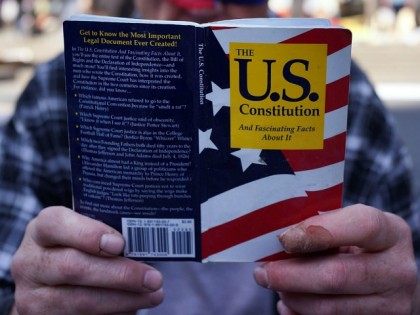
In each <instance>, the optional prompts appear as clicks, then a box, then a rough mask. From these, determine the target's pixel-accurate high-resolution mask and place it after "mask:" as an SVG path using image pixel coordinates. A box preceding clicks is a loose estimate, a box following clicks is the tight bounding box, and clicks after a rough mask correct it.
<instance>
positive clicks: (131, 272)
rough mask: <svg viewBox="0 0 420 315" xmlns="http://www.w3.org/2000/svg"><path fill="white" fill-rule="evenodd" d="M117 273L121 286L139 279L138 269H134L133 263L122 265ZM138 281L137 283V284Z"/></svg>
mask: <svg viewBox="0 0 420 315" xmlns="http://www.w3.org/2000/svg"><path fill="white" fill-rule="evenodd" d="M118 269H119V270H118V272H117V281H118V282H120V284H126V285H128V284H130V283H132V282H133V279H138V278H139V276H138V273H137V272H136V269H135V268H133V265H132V264H131V263H124V264H121V266H120V268H118ZM137 282H138V281H135V283H137Z"/></svg>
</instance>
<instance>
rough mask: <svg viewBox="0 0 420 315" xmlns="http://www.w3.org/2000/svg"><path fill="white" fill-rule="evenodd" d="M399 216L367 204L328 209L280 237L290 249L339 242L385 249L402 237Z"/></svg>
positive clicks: (337, 244)
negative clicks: (333, 209)
mask: <svg viewBox="0 0 420 315" xmlns="http://www.w3.org/2000/svg"><path fill="white" fill-rule="evenodd" d="M396 220H398V219H396V217H394V216H392V215H389V214H386V213H384V212H382V211H380V210H377V209H375V208H372V207H368V206H364V205H355V206H350V207H347V208H344V209H339V210H335V211H330V212H326V213H324V214H322V215H317V216H314V217H311V218H309V219H307V220H305V221H303V222H301V223H299V224H298V225H296V226H294V227H292V228H291V229H289V230H287V231H286V232H285V233H284V234H282V235H281V236H280V241H281V243H282V245H283V247H284V249H285V250H286V251H287V252H291V253H308V252H315V251H322V250H326V249H329V248H333V247H340V246H358V247H361V248H364V249H366V250H368V251H378V250H384V249H387V248H389V247H391V246H393V245H394V244H395V243H396V242H397V241H398V239H399V229H396V227H398V226H400V223H397V222H396Z"/></svg>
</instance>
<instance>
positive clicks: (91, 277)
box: [32, 248, 163, 293]
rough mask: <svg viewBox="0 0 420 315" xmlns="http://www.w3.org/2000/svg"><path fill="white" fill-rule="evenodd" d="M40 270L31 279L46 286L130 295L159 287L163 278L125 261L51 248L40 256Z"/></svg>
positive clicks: (120, 258) (121, 258)
mask: <svg viewBox="0 0 420 315" xmlns="http://www.w3.org/2000/svg"><path fill="white" fill-rule="evenodd" d="M42 255H43V256H42V257H40V258H39V259H38V261H39V263H40V264H41V265H42V266H39V268H37V269H36V270H35V274H33V275H32V277H33V278H35V279H34V280H35V282H37V283H41V284H44V285H48V286H58V285H77V286H89V287H100V288H108V289H115V290H125V291H132V292H137V293H141V292H151V291H156V290H158V289H160V288H161V287H162V283H163V279H162V274H161V273H160V272H159V271H157V270H155V269H154V268H152V267H151V266H148V265H146V264H143V263H140V262H137V261H134V260H131V259H128V258H124V257H113V258H103V257H97V256H93V255H89V254H86V253H83V252H80V251H78V250H76V249H68V248H54V249H48V250H46V251H44V252H43V253H42Z"/></svg>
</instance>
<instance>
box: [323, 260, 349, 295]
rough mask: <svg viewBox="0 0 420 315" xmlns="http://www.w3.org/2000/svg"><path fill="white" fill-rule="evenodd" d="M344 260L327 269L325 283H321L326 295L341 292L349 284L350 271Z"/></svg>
mask: <svg viewBox="0 0 420 315" xmlns="http://www.w3.org/2000/svg"><path fill="white" fill-rule="evenodd" d="M347 269H348V268H347V266H346V264H345V263H344V261H343V260H341V259H337V260H334V261H333V262H331V263H330V266H329V267H327V268H326V271H325V275H324V277H323V279H324V281H323V282H321V290H322V291H323V292H326V293H334V292H336V291H339V290H340V289H342V288H343V287H345V285H346V284H347V282H348V270H347Z"/></svg>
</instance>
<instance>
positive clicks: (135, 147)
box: [64, 16, 351, 262]
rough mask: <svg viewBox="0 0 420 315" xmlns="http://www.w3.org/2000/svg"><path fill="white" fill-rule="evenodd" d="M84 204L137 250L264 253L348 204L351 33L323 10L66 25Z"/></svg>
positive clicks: (194, 254) (227, 255)
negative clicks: (303, 224)
mask: <svg viewBox="0 0 420 315" xmlns="http://www.w3.org/2000/svg"><path fill="white" fill-rule="evenodd" d="M64 33H65V57H66V82H67V95H68V125H69V140H70V152H71V163H72V164H71V166H72V183H73V196H74V208H75V210H77V211H79V212H81V213H83V214H85V215H87V216H90V217H93V218H95V219H98V220H101V221H103V222H105V223H106V224H109V225H111V226H113V227H114V228H116V229H117V230H119V231H121V232H122V234H123V236H124V238H125V240H126V248H125V252H124V255H125V256H127V257H132V258H135V259H141V260H197V261H203V262H208V261H263V260H275V259H280V258H283V257H287V255H286V254H285V253H284V252H283V251H282V249H281V247H280V243H279V242H278V240H277V236H278V235H279V234H281V233H282V231H284V230H285V229H287V227H288V226H290V225H293V224H296V223H298V222H300V221H301V220H303V219H305V218H307V217H310V216H312V215H316V214H318V213H320V212H323V211H328V210H333V209H336V208H339V207H341V203H342V190H343V173H344V151H345V139H346V125H347V103H348V85H349V74H350V51H351V34H350V32H349V31H348V30H345V29H341V28H337V27H332V26H331V25H329V24H328V23H327V22H325V21H321V20H311V19H307V20H303V19H298V20H277V19H275V20H272V19H257V20H238V21H224V22H218V23H213V24H206V25H198V24H194V23H186V22H156V21H142V20H133V19H115V18H103V17H92V16H79V17H76V18H74V19H72V20H70V21H66V22H65V25H64Z"/></svg>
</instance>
